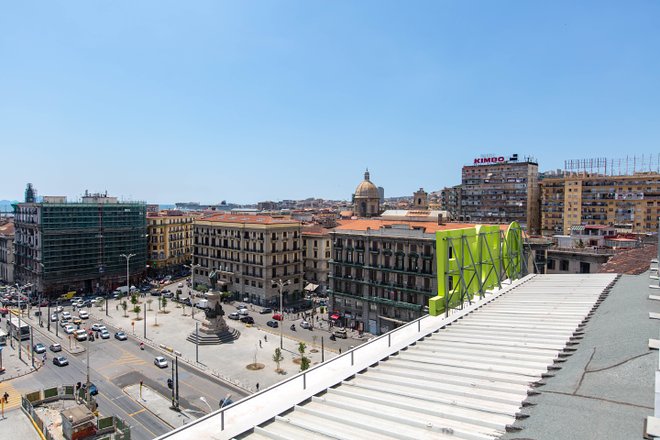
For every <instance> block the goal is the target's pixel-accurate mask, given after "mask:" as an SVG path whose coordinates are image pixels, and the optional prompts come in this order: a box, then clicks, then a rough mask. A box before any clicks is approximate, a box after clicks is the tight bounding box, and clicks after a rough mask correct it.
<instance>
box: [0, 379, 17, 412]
mask: <svg viewBox="0 0 660 440" xmlns="http://www.w3.org/2000/svg"><path fill="white" fill-rule="evenodd" d="M5 393H7V394H9V402H8V403H5V412H7V411H11V410H13V409H16V408H19V407H20V406H21V392H20V391H19V390H17V389H16V388H14V387H13V386H12V384H11V383H9V382H0V398H2V396H4V395H5Z"/></svg>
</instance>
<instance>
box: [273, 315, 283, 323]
mask: <svg viewBox="0 0 660 440" xmlns="http://www.w3.org/2000/svg"><path fill="white" fill-rule="evenodd" d="M273 319H274V320H276V321H281V320H282V319H284V318H282V315H280V314H279V313H275V314H274V315H273Z"/></svg>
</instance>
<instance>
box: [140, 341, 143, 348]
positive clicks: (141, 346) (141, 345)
mask: <svg viewBox="0 0 660 440" xmlns="http://www.w3.org/2000/svg"><path fill="white" fill-rule="evenodd" d="M140 350H144V342H140Z"/></svg>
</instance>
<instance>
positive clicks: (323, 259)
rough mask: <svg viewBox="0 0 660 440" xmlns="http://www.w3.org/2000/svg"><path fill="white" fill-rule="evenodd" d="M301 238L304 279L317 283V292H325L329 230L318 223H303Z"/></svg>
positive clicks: (328, 266)
mask: <svg viewBox="0 0 660 440" xmlns="http://www.w3.org/2000/svg"><path fill="white" fill-rule="evenodd" d="M302 238H303V262H304V265H303V266H304V270H305V281H306V282H307V283H311V284H315V285H318V286H319V287H318V288H317V289H315V291H316V292H317V293H325V292H326V290H327V289H328V273H329V272H330V263H329V261H330V251H331V249H330V248H331V246H330V230H329V229H326V228H324V227H323V226H320V225H305V226H303V228H302Z"/></svg>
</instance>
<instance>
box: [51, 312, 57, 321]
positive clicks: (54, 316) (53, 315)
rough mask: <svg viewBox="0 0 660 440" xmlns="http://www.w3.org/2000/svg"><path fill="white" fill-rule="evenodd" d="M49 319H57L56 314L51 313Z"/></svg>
mask: <svg viewBox="0 0 660 440" xmlns="http://www.w3.org/2000/svg"><path fill="white" fill-rule="evenodd" d="M50 320H51V321H53V322H54V321H57V314H56V313H53V314H52V315H50Z"/></svg>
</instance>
